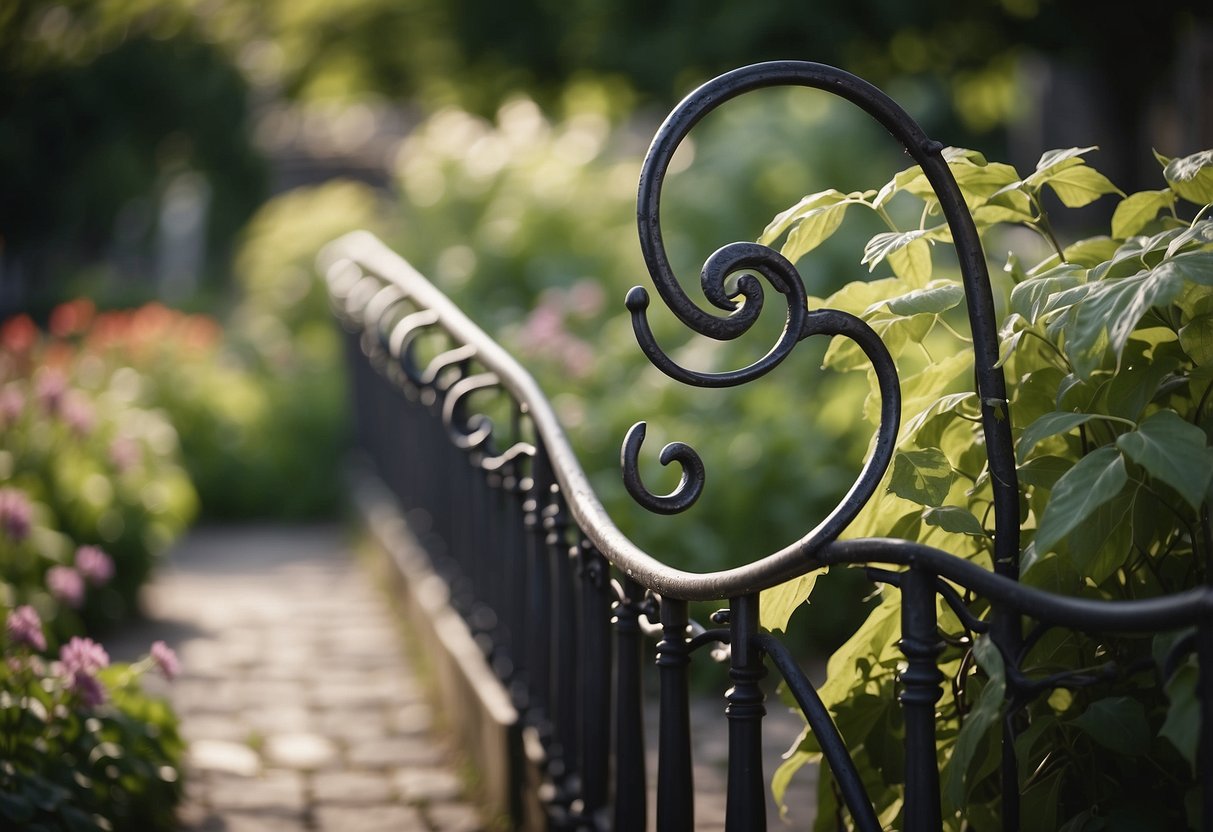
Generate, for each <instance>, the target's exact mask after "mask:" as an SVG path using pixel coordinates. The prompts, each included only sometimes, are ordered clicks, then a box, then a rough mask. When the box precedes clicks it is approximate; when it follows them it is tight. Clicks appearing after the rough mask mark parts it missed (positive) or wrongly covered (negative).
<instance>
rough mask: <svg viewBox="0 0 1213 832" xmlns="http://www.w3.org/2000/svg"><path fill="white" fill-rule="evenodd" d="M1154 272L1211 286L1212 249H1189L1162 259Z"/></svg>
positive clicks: (1212, 270) (1212, 276) (1212, 272)
mask: <svg viewBox="0 0 1213 832" xmlns="http://www.w3.org/2000/svg"><path fill="white" fill-rule="evenodd" d="M1154 273H1155V274H1160V275H1165V276H1167V277H1170V276H1172V275H1174V276H1176V277H1178V278H1179V279H1181V280H1186V281H1188V282H1190V283H1198V284H1200V285H1201V286H1213V251H1189V252H1185V253H1184V254H1177V255H1175V256H1174V257H1170V258H1168V259H1166V260H1163V261H1162V262H1161V263H1159V264H1158V265H1157V266H1155V267H1154Z"/></svg>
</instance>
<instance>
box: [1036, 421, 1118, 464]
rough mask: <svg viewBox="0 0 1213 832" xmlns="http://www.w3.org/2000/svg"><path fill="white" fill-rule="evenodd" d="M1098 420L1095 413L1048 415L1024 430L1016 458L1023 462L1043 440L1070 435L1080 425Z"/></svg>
mask: <svg viewBox="0 0 1213 832" xmlns="http://www.w3.org/2000/svg"><path fill="white" fill-rule="evenodd" d="M1097 418H1099V417H1098V415H1097V414H1095V413H1056V412H1054V413H1046V414H1045V415H1043V416H1041V417H1040V418H1039V419H1037V420H1036V421H1035V422H1033V423H1032V424H1030V425H1028V426H1027V427H1026V428H1024V432H1023V433H1022V434H1021V435H1020V437H1019V444H1018V445H1017V446H1016V449H1015V456H1016V458H1018V459H1019V461H1020V462H1023V461H1024V460H1025V459H1027V458H1028V454H1030V453H1032V449H1033V448H1035V447H1036V445H1037V444H1038V443H1039V442H1040V441H1041V440H1042V439H1048V438H1049V437H1050V436H1056V435H1057V434H1059V433H1069V432H1070V431H1072V430H1074V428H1076V427H1078V426H1079V425H1082V424H1086V423H1087V422H1089V421H1091V420H1092V419H1097Z"/></svg>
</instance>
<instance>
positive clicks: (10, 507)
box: [0, 488, 32, 543]
mask: <svg viewBox="0 0 1213 832" xmlns="http://www.w3.org/2000/svg"><path fill="white" fill-rule="evenodd" d="M31 514H32V510H31V507H30V504H29V498H28V497H26V496H25V492H24V491H21V490H20V489H17V488H0V532H3V533H4V534H5V535H7V536H8V538H9V539H10V540H12V541H13V542H14V543H20V542H21V541H22V540H25V538H27V537H29V529H30V515H31Z"/></svg>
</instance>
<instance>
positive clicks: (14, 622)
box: [8, 604, 46, 650]
mask: <svg viewBox="0 0 1213 832" xmlns="http://www.w3.org/2000/svg"><path fill="white" fill-rule="evenodd" d="M8 638H9V640H10V641H11V642H12V643H13V644H20V645H24V646H26V647H31V648H33V649H34V650H45V649H46V636H45V635H44V634H43V633H42V619H41V618H39V617H38V613H37V612H36V611H35V610H34V608H33V607H31V606H29V605H28V604H26V605H24V606H20V607H17V608H16V609H15V610H13V611H12V612H10V613H9V614H8Z"/></svg>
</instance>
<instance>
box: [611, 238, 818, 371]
mask: <svg viewBox="0 0 1213 832" xmlns="http://www.w3.org/2000/svg"><path fill="white" fill-rule="evenodd" d="M650 268H652V269H654V272H653V280H654V283H655V285H656V286H657V289H658V292H659V293H660V294H661V296H662V299H663V300H664V301H665V303H666V305H667V306H669V307H670V309H671V310H672V311H674V313H675V314H676V315H677V316H678V317H679V319H680V320H682V321H683V322H684V323H686V324H687V325H688V326H690V327H691V328H692V329H693V330H695V331H696V332H698V333H700V334H702V335H706V336H708V337H710V338H714V339H716V340H718V341H727V340H732V339H734V338H737V337H738V336H740V335H743V334H744V333H745V332H747V331H748V330H749V328H750V326H751V325H753V323H754V321H756V320H757V319H758V316H759V314H761V312H762V308H763V298H764V295H763V291H762V284H761V283H760V282H759V281H758V279H757V278H756V277H754V274H753V273H754V272H757V273H758V274H760V275H762V276H763V277H764V278H766V280H767V281H768V282H769V283H770V284H771V285H772V286H773V287H774V288H775V289H776V291H778V292H779V293H780V294H782V295H784V296H785V300H786V301H787V304H788V311H787V319H786V321H785V324H784V329H783V334H782V335H781V336H780V338H779V341H778V342H776V343H775V345H774V346H772V347H771V349H770V350H769V351H768V352H767V354H766V355H764V356H763V357H762V358H760V359H758V360H757V361H755V362H754V363H753V364H750V365H749V366H747V367H743V368H741V369H739V370H732V371H729V372H724V373H701V372H698V371H696V370H690V369H687V368H686V367H682V366H680V365H679V364H677V363H676V362H675V361H674V360H673V359H671V358H670V357H669V356H668V355H666V353H665V352H664V351H663V350H662V349H661V347H660V346H659V345H658V344H657V340H656V338H654V337H653V331H652V329H651V327H650V326H649V322H648V317H647V310H648V307H649V293H648V292H647V291H646V290H645V289H644V288H643V287H641V286H635V287H633V288H632V289H631V290H630V291H629V292H628V295H627V300H626V301H625V303H626V305H627V308H628V311H629V312H631V315H632V330H633V331H634V332H635V334H636V340H637V342H638V343H639V344H640V348H641V350H642V351H643V352H644V354H645V356H646V357H647V358H648V359H649V361H650V362H651V363H652V364H653V366H655V367H656V368H657V369H659V370H661V371H662V372H663V373H665V374H666V375H667V376H669V377H670V378H672V379H674V380H675V381H680V382H682V383H683V384H690V385H694V386H696V387H734V386H736V385H739V384H744V383H745V382H747V381H751V380H753V379H756V378H758V377H760V376H763V375H766V374H767V373H768V372H770V371H771V370H773V369H774V368H775V367H776V366H778V365H779V363H780V362H781V361H783V359H784V358H786V357H787V356H788V354H789V353H791V352H792V349H793V347H795V346H796V342H797V341H799V340H800V337H801V335H800V332H801V329H802V327H803V326H804V320H805V316H806V314H807V309H806V304H807V296H806V294H805V289H804V283H803V281H802V280H801V279H800V274H799V273H798V272H797V271H796V267H795V266H793V265H792V263H791V262H790V261H788V259H787V258H785V257H784V256H783V255H782V254H780V253H779V252H777V251H775V250H774V249H772V248H768V247H767V246H764V245H760V244H758V243H729V244H728V245H726V246H722V247H721V248H719V249H717V250H716V251H715V252H713V253H712V255H711V256H710V257H709V258H708V259H707V261H706V262H705V263H704V265H703V270H702V272H701V274H700V281H701V284H702V286H703V291H704V295H705V296H706V297H707V299H708V300H709V301H710V302H711V303H712V305H713V306H716V307H717V308H720V309H725V310H728V311H729V312H730V314H729V315H728V316H727V317H724V318H717V317H715V316H712V315H708V314H707V313H704V312H702V311H701V310H699V309H698V307H696V306H694V304H692V303H691V302H690V300H689V299H687V298H686V296H685V295H682V296H681V300H680V299H679V297H678V296H676V295H672V294H671V292H670V290H669V289H667V288H665V287H664V284H663V283H662V282H661V280H660V278H659V277H658V274H659V273H660V272H659V271H658V267H657V266H654V265H652V261H650ZM738 273H740V276H739V277H738V279H737V283H736V285H735V287H734V288H733V290H732V291H731V292H730V291H728V290H726V288H725V286H726V281H727V278H728V277H729V276H730V275H733V274H738ZM670 279H673V278H672V276H671V278H670ZM679 291H681V290H679ZM737 298H740V299H741V300H740V301H738V300H737ZM691 310H694V311H693V312H692V311H691Z"/></svg>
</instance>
